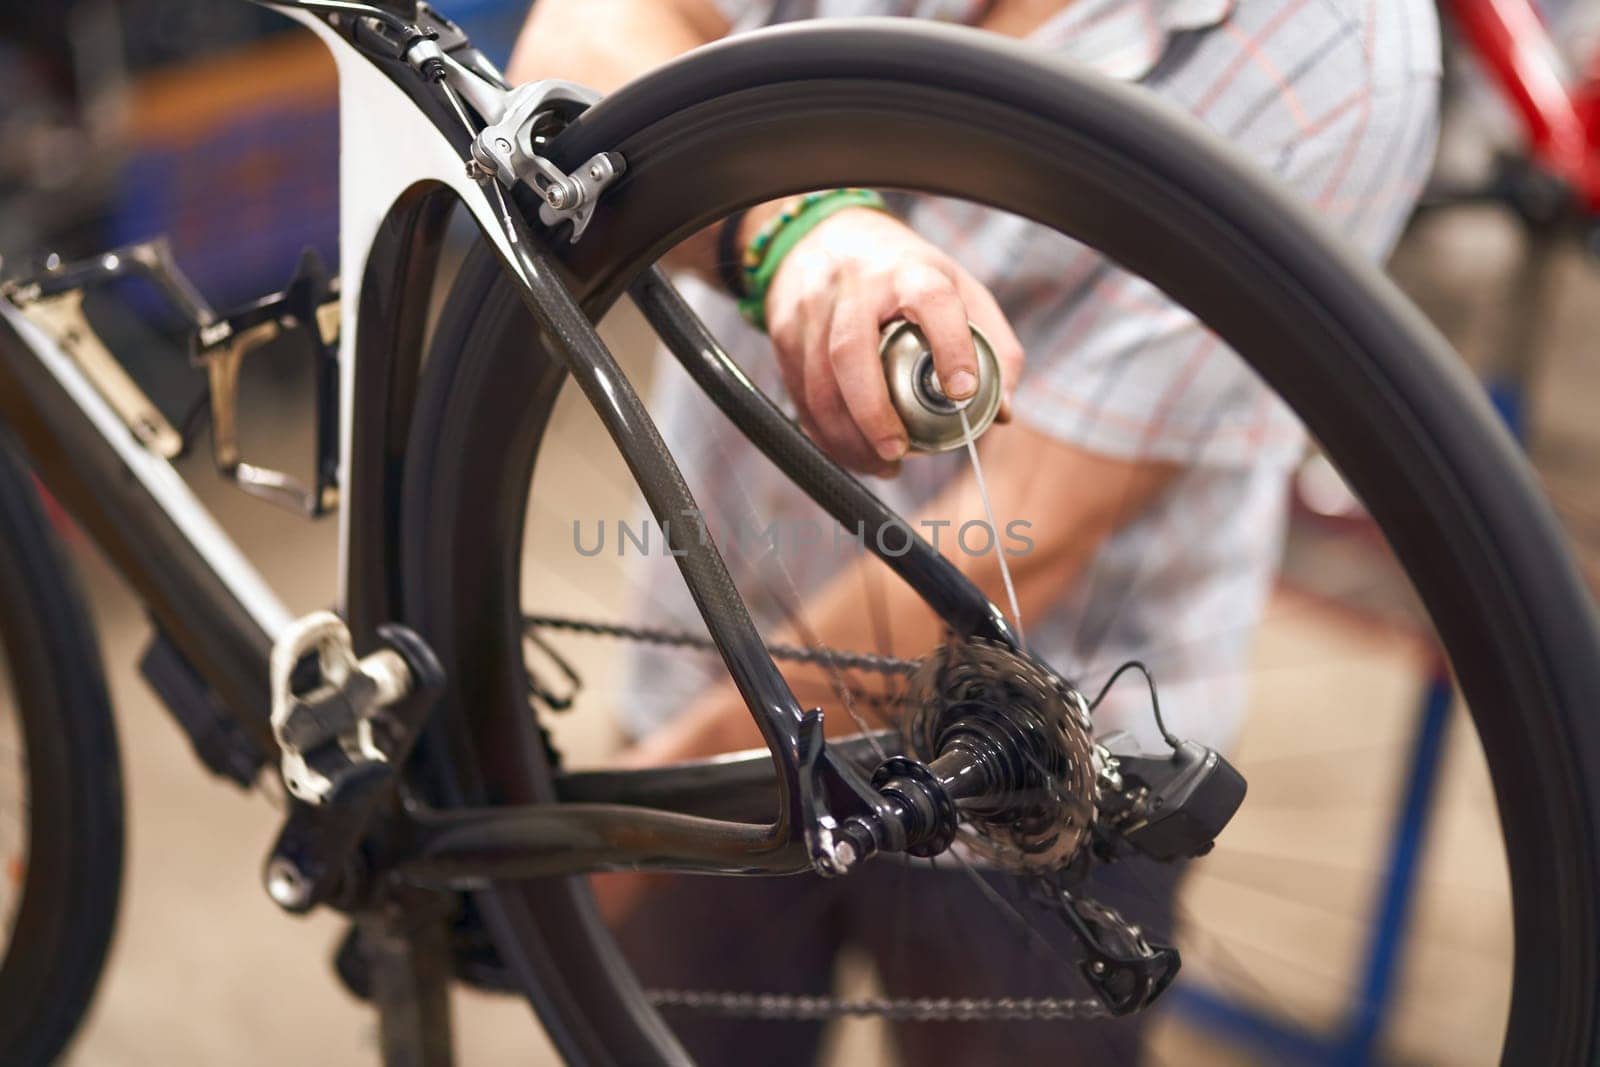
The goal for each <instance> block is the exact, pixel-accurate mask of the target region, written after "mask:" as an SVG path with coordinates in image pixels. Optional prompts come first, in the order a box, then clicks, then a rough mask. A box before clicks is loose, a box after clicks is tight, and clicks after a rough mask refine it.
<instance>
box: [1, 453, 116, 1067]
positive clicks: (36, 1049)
mask: <svg viewBox="0 0 1600 1067" xmlns="http://www.w3.org/2000/svg"><path fill="white" fill-rule="evenodd" d="M0 642H3V644H4V648H5V658H6V663H7V665H8V666H9V668H10V673H11V684H12V687H13V693H12V694H11V697H12V698H13V699H14V702H15V706H16V709H17V712H18V715H19V717H20V718H21V725H22V736H23V741H24V744H25V747H26V750H27V760H28V786H27V799H28V801H29V804H30V812H29V818H28V824H29V825H28V859H27V865H26V868H25V874H24V877H23V883H22V884H23V890H22V898H21V902H20V904H19V906H18V910H17V915H16V920H15V925H14V927H13V930H12V936H11V939H10V941H9V943H6V944H5V955H4V958H3V960H0V1060H3V1061H4V1062H5V1063H8V1064H19V1065H31V1064H47V1063H52V1062H54V1061H55V1059H56V1058H57V1057H58V1056H59V1055H60V1054H61V1051H62V1050H63V1049H64V1048H65V1047H66V1045H67V1043H68V1041H70V1040H71V1038H72V1035H73V1033H74V1032H75V1031H76V1029H77V1027H78V1024H79V1023H80V1022H81V1021H82V1018H83V1015H84V1013H85V1011H86V1010H87V1009H88V1006H89V1002H90V1000H91V999H92V997H93V995H94V990H95V987H96V985H97V983H98V982H99V979H100V974H101V971H102V970H103V968H104V964H105V958H106V952H107V950H108V948H109V946H110V943H111V935H112V931H113V929H114V927H115V924H116V917H117V904H118V899H119V897H120V895H121V886H122V849H123V821H122V819H123V815H122V772H121V762H120V760H119V759H118V756H117V739H116V730H115V727H114V724H113V722H112V718H111V703H110V698H109V697H108V696H107V695H106V686H105V680H104V677H103V676H102V673H101V669H100V655H99V649H98V645H97V643H96V640H95V634H94V628H93V626H92V625H91V623H90V621H89V616H88V613H87V612H86V611H85V609H84V605H83V601H82V597H81V596H80V595H79V591H78V590H77V588H76V587H75V584H74V583H73V581H72V580H71V577H70V572H69V571H68V570H67V569H66V561H65V559H64V558H63V556H62V554H61V551H60V547H59V546H58V544H57V543H56V538H55V534H54V531H53V530H52V529H51V526H50V523H49V521H48V519H47V518H46V516H45V514H44V511H43V509H42V508H41V506H40V500H39V494H38V492H37V491H36V490H35V489H34V486H33V483H32V481H31V479H30V478H29V476H28V473H27V471H26V470H25V469H24V468H23V466H22V465H21V463H20V462H18V460H17V458H16V453H15V451H14V450H13V447H12V442H11V439H10V435H9V434H7V433H5V432H4V428H3V427H0Z"/></svg>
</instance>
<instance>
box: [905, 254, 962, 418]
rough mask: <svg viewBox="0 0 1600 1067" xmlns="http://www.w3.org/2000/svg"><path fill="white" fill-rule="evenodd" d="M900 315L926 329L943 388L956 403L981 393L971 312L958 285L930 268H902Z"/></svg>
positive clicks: (923, 330) (934, 365) (924, 333)
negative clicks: (957, 288)
mask: <svg viewBox="0 0 1600 1067" xmlns="http://www.w3.org/2000/svg"><path fill="white" fill-rule="evenodd" d="M894 284H895V295H896V298H897V299H898V301H899V309H898V310H899V312H900V314H902V315H904V316H905V317H906V318H908V319H910V320H911V321H912V322H914V323H916V324H917V325H918V326H920V327H921V328H922V332H923V335H924V336H926V337H927V339H928V347H929V348H931V349H932V350H933V369H934V370H935V371H937V372H938V374H939V387H940V388H941V389H942V390H943V391H944V394H945V396H948V397H950V398H951V399H952V400H966V399H967V398H969V397H971V396H972V395H973V394H974V393H976V392H977V391H978V353H977V350H976V349H975V348H974V347H973V344H972V331H971V330H970V329H968V327H967V309H966V305H965V304H963V303H962V301H961V294H960V293H959V292H958V291H957V290H956V285H955V282H954V281H953V280H952V279H951V278H950V277H949V276H948V275H946V274H944V273H942V272H941V271H938V270H936V269H934V268H933V267H930V266H925V265H920V264H919V265H916V266H912V267H907V268H904V269H902V270H901V271H900V272H899V273H898V274H897V275H896V277H895V283H894Z"/></svg>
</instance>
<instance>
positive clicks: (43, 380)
mask: <svg viewBox="0 0 1600 1067" xmlns="http://www.w3.org/2000/svg"><path fill="white" fill-rule="evenodd" d="M0 418H3V419H4V420H5V421H6V423H7V424H8V425H9V426H10V427H11V428H12V430H13V431H14V432H15V434H16V436H17V438H18V439H19V440H20V441H21V443H22V446H23V449H24V451H25V452H26V453H27V456H28V460H29V462H30V463H31V465H32V466H33V469H34V470H35V471H36V472H37V473H38V474H39V476H40V478H42V479H43V481H44V484H45V485H46V486H48V487H49V489H50V492H51V493H52V494H53V495H54V496H55V497H56V499H57V500H59V501H60V502H61V503H62V504H63V505H64V506H65V507H66V509H67V510H68V511H69V512H70V513H71V514H72V515H73V517H74V518H75V519H77V521H78V522H79V523H81V524H82V525H83V527H84V528H85V529H86V530H88V532H89V533H90V535H91V536H93V537H94V539H95V542H96V543H97V544H98V545H99V546H100V548H101V549H102V550H103V551H104V552H105V553H106V555H108V556H110V557H111V560H112V562H113V563H114V564H115V565H116V567H117V570H118V571H119V572H120V573H121V574H122V576H123V577H124V579H125V580H127V582H128V583H129V584H130V585H132V586H133V588H134V590H135V591H136V592H137V593H138V594H139V597H140V599H141V600H143V601H144V604H145V606H146V608H147V609H148V610H149V612H150V614H151V616H152V617H153V618H154V619H155V622H156V625H158V626H159V627H160V628H161V630H162V631H163V632H164V633H165V634H166V635H167V637H168V639H170V640H171V641H172V643H173V644H174V645H176V646H177V648H178V649H179V650H180V651H181V652H182V653H183V655H184V657H185V658H186V659H187V660H188V661H189V662H190V663H192V664H193V665H194V667H195V669H196V670H197V671H198V672H199V674H200V675H201V677H202V678H204V679H205V681H206V684H207V685H209V686H210V687H211V689H212V690H213V691H214V692H215V693H216V694H217V695H218V696H219V697H220V698H221V699H222V700H223V702H224V703H225V705H226V706H227V707H228V708H229V709H230V710H231V711H232V712H233V714H234V716H235V718H236V719H237V721H238V723H239V726H240V728H241V729H243V730H244V732H245V733H246V734H248V735H249V737H250V738H251V740H252V741H254V742H255V743H256V744H257V745H258V746H260V747H261V748H262V749H263V751H268V752H273V751H276V750H277V745H276V742H274V741H273V738H272V729H271V724H270V716H271V709H270V699H269V696H270V692H269V685H268V680H267V679H268V672H267V661H268V659H269V657H270V656H271V652H272V641H271V638H270V637H269V636H268V635H267V634H266V633H265V632H264V631H263V630H262V628H261V626H260V625H259V624H258V623H257V622H256V620H255V619H254V618H253V617H252V616H251V614H250V612H249V611H248V610H246V608H245V606H244V605H243V604H242V603H240V602H239V600H238V599H237V598H236V597H235V596H234V594H233V591H232V590H231V589H230V588H229V587H228V585H227V583H226V582H225V581H223V579H222V578H221V577H220V576H219V575H218V574H217V573H216V572H215V571H214V570H212V568H211V566H210V564H209V563H208V562H207V561H206V560H205V558H204V557H202V556H201V554H200V552H199V551H198V550H197V549H196V548H195V546H194V544H193V543H192V542H191V541H190V540H189V539H188V537H186V536H185V534H184V532H183V530H182V529H180V528H179V526H178V524H177V523H176V522H175V521H174V520H173V518H172V517H171V516H170V515H168V514H167V512H166V511H165V509H163V507H162V506H161V503H160V502H159V501H158V500H156V499H155V498H154V497H153V496H152V495H151V494H150V493H149V491H148V490H146V489H145V487H144V485H143V484H142V483H141V482H140V481H139V480H138V478H136V477H135V476H134V474H133V473H132V472H131V471H130V470H129V469H128V468H127V466H126V465H125V464H124V463H123V462H122V459H121V457H120V456H119V455H118V454H117V451H116V449H115V448H113V447H112V445H111V442H110V441H108V440H107V439H106V438H105V437H103V436H101V434H100V431H99V429H98V427H96V426H95V424H94V423H93V422H92V421H91V420H90V419H89V417H88V416H87V415H86V414H85V413H84V412H83V410H82V409H81V408H80V407H79V406H78V405H77V403H76V402H75V401H74V400H73V399H72V397H71V396H70V395H69V394H68V393H67V391H66V390H65V389H64V388H63V387H62V385H61V383H60V382H59V381H57V380H56V378H55V377H54V376H53V375H52V374H51V373H50V372H49V371H48V370H47V369H46V368H45V366H44V365H43V364H42V363H40V362H39V359H38V357H37V356H36V355H35V354H34V352H33V350H32V349H31V348H30V347H29V346H28V344H27V343H26V342H25V341H23V339H22V338H21V337H19V336H17V334H16V333H15V331H14V330H12V328H11V327H10V325H9V324H8V323H6V322H4V321H0Z"/></svg>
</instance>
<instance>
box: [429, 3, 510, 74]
mask: <svg viewBox="0 0 1600 1067" xmlns="http://www.w3.org/2000/svg"><path fill="white" fill-rule="evenodd" d="M432 2H433V7H434V8H435V10H437V11H439V12H440V13H441V14H443V15H444V16H445V17H447V18H449V19H450V20H451V21H453V22H455V23H456V24H457V25H459V26H460V27H461V28H462V29H463V30H466V31H467V36H468V37H471V38H472V43H473V44H475V45H477V47H478V51H480V52H482V53H483V54H484V55H486V56H488V57H489V59H490V60H491V61H493V62H494V64H495V66H497V67H500V68H502V69H504V67H505V65H506V60H507V59H509V58H510V56H511V46H512V45H514V44H516V43H517V31H519V30H521V29H522V23H523V21H524V20H525V19H526V18H527V17H528V10H529V8H531V7H532V6H533V5H532V4H531V3H529V2H528V0H432Z"/></svg>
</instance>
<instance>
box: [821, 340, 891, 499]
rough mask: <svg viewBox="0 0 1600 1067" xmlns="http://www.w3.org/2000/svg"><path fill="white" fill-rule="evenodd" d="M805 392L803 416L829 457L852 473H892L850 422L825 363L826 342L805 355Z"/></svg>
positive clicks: (835, 383) (826, 358) (826, 361)
mask: <svg viewBox="0 0 1600 1067" xmlns="http://www.w3.org/2000/svg"><path fill="white" fill-rule="evenodd" d="M804 389H805V409H806V414H807V416H808V417H809V419H810V420H811V423H812V424H813V425H814V426H815V427H816V435H815V436H816V441H817V443H818V444H820V445H821V446H822V447H823V448H824V449H825V450H826V451H827V452H828V454H829V455H831V456H833V458H834V459H836V460H838V461H839V462H840V463H842V464H844V465H845V466H846V467H849V468H851V469H852V470H858V471H865V472H867V473H870V474H883V473H887V472H888V471H889V470H890V469H891V465H890V464H888V463H886V462H885V461H884V460H883V459H882V458H881V457H880V456H879V455H878V452H877V450H876V449H875V448H873V446H872V443H871V442H869V441H868V440H867V438H866V437H865V435H863V434H862V432H861V428H860V427H859V426H857V425H856V421H855V419H853V418H851V416H850V409H849V408H848V407H847V406H846V404H845V400H844V394H843V393H842V392H840V390H839V382H838V379H836V378H835V377H834V375H833V367H832V366H831V365H830V364H829V362H828V354H827V344H826V341H825V339H823V340H821V341H820V342H819V343H818V344H817V345H816V346H815V347H813V348H812V349H811V350H810V351H809V352H808V353H807V355H806V365H805V386H804Z"/></svg>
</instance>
